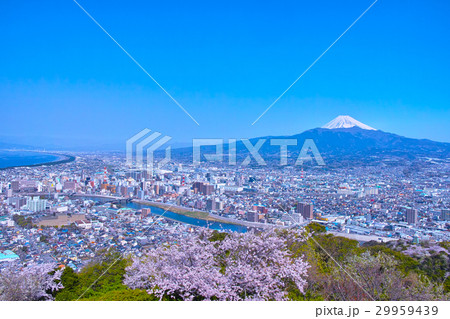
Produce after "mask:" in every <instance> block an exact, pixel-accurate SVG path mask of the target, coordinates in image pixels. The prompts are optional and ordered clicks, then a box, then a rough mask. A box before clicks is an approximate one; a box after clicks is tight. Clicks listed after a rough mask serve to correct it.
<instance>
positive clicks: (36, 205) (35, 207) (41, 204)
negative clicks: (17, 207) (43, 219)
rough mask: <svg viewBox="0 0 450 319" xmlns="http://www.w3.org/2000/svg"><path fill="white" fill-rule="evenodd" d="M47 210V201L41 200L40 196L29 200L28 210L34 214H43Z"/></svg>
mask: <svg viewBox="0 0 450 319" xmlns="http://www.w3.org/2000/svg"><path fill="white" fill-rule="evenodd" d="M46 208H47V200H46V199H40V198H39V197H38V196H35V197H33V198H31V197H29V198H28V199H27V209H28V210H31V211H32V212H41V211H43V210H45V209H46Z"/></svg>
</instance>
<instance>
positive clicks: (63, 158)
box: [0, 149, 75, 170]
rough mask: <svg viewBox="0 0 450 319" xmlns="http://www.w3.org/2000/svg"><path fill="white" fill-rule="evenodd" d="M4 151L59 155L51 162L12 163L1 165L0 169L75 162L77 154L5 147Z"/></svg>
mask: <svg viewBox="0 0 450 319" xmlns="http://www.w3.org/2000/svg"><path fill="white" fill-rule="evenodd" d="M3 151H18V152H30V153H42V154H46V155H53V156H57V159H55V160H53V161H50V162H43V163H36V164H30V165H12V166H7V167H0V170H5V169H10V168H19V167H37V166H52V165H58V164H64V163H70V162H73V161H74V160H75V156H72V155H68V154H60V153H52V152H43V151H35V150H11V149H4V150H3Z"/></svg>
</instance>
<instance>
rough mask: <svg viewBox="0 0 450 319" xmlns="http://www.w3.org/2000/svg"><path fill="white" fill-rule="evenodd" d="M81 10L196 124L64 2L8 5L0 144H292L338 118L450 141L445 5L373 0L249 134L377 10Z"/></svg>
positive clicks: (359, 5)
mask: <svg viewBox="0 0 450 319" xmlns="http://www.w3.org/2000/svg"><path fill="white" fill-rule="evenodd" d="M78 2H79V3H80V5H82V6H83V7H84V8H85V9H86V10H87V11H88V12H89V13H90V14H91V15H92V16H93V17H94V18H95V19H96V20H97V21H98V22H99V23H100V24H101V25H102V26H103V27H104V28H105V30H107V31H108V32H109V33H110V34H111V35H112V36H113V37H114V38H115V39H116V40H117V41H118V42H119V43H120V44H121V45H122V46H123V47H124V48H125V49H126V50H127V51H128V52H129V53H130V54H131V55H132V56H133V57H134V58H135V59H136V60H137V61H138V62H139V63H140V64H141V65H142V66H143V67H144V68H145V69H146V70H147V71H148V72H149V73H150V74H151V75H152V76H153V77H154V78H155V79H156V80H157V81H158V82H159V83H160V84H161V85H162V86H163V87H164V88H165V89H166V90H167V91H168V92H169V93H170V94H171V95H172V96H173V97H174V98H175V99H176V100H177V101H178V102H179V103H180V104H181V105H182V106H183V107H184V108H185V109H186V110H187V111H188V112H189V113H190V114H191V115H192V116H193V117H194V118H195V119H196V120H197V121H198V122H199V124H200V126H197V124H195V123H194V121H192V120H191V119H190V118H189V117H188V116H187V115H186V114H185V113H184V112H183V111H182V110H180V109H179V107H178V106H177V105H176V104H175V103H174V102H173V101H172V100H171V99H170V98H169V97H168V96H167V95H165V94H164V92H163V91H162V90H161V89H160V88H159V87H158V86H157V85H156V84H155V83H154V82H153V81H152V80H151V79H149V78H148V77H147V75H145V73H144V72H142V70H140V69H139V68H138V67H137V66H136V64H134V63H133V61H131V59H130V58H129V57H128V56H127V55H126V54H125V53H124V52H123V51H122V50H121V49H120V48H119V47H118V46H117V45H116V44H115V43H114V42H113V41H112V40H111V39H110V38H108V36H107V35H106V34H105V33H104V32H103V31H102V30H101V29H100V28H99V27H98V26H97V25H95V23H94V22H93V21H92V20H91V19H90V18H89V17H88V16H87V15H86V14H85V13H84V12H83V11H82V10H80V8H79V7H78V6H77V5H76V4H75V3H74V2H73V1H58V2H56V3H55V2H53V1H42V2H38V3H35V2H33V1H25V2H20V3H18V2H13V1H4V2H2V3H1V4H0V26H1V27H2V30H3V32H2V33H1V34H0V40H1V41H2V43H3V44H4V45H5V47H6V48H7V50H2V51H1V52H0V70H2V72H0V96H1V97H2V98H1V102H0V103H1V104H2V111H3V112H2V115H3V123H2V126H1V128H0V138H1V140H0V141H1V142H11V143H21V144H28V145H45V144H48V145H52V144H53V145H66V146H67V147H76V146H81V145H85V144H86V143H89V145H92V146H97V145H113V144H114V145H120V144H121V143H125V140H126V139H127V138H129V137H131V136H132V135H134V134H135V133H137V132H139V131H140V130H142V129H143V128H146V127H147V128H149V129H151V130H154V131H159V132H161V133H163V134H165V135H169V136H172V137H173V140H174V142H175V143H187V142H189V141H190V139H191V138H199V137H203V138H252V137H259V136H267V135H275V136H276V135H292V134H296V133H300V132H303V131H305V130H308V129H312V128H316V127H322V126H323V125H325V124H326V123H328V122H329V121H331V120H332V119H334V118H335V117H337V116H338V115H341V114H348V115H350V116H351V117H353V118H355V119H356V120H358V121H361V122H362V123H364V124H366V125H368V126H371V127H374V128H376V129H379V130H382V131H386V132H391V133H395V134H399V135H402V136H406V137H412V138H427V139H431V140H435V141H441V142H450V127H449V126H448V119H449V118H450V107H449V105H450V93H449V90H448V74H449V73H450V67H449V66H450V65H449V63H448V56H449V53H450V38H449V37H448V36H446V33H447V32H448V30H449V29H450V28H449V27H450V21H449V20H448V19H447V16H448V13H449V9H450V4H449V3H447V2H426V3H425V2H421V1H409V2H408V4H405V3H404V2H402V1H382V0H380V1H378V2H377V3H376V4H375V5H374V6H373V8H371V9H370V11H368V12H367V14H366V15H364V16H363V17H362V18H361V19H360V20H359V21H358V22H357V23H356V24H355V25H354V26H353V27H352V29H350V30H349V31H348V33H346V34H345V35H344V36H343V37H342V38H341V39H340V40H339V42H337V43H336V45H335V46H333V47H332V48H331V49H330V50H329V52H327V53H326V54H325V55H324V56H323V57H322V58H321V59H320V61H318V62H317V64H315V65H314V66H313V67H312V68H311V70H310V71H309V72H308V73H307V74H305V76H304V77H302V79H301V80H300V81H299V82H298V83H296V84H295V85H294V86H293V87H292V88H291V90H290V91H289V92H287V93H286V95H285V96H283V97H282V98H281V99H280V100H279V101H278V103H277V104H275V105H274V106H273V108H271V109H270V110H269V111H268V112H267V114H265V115H264V116H263V117H262V118H261V119H260V120H259V121H258V122H257V123H256V124H255V125H253V126H252V125H251V124H252V122H253V121H254V120H255V119H256V118H257V117H258V116H259V115H260V114H261V113H262V112H263V111H264V110H265V109H266V108H267V107H268V106H269V105H270V104H271V103H272V102H273V101H274V100H275V99H276V98H277V97H278V96H279V95H280V94H281V93H282V92H283V91H284V90H285V89H286V88H287V87H288V86H289V85H291V84H292V82H293V81H294V80H295V79H296V78H297V77H298V76H300V74H302V72H303V71H304V70H305V69H306V68H307V67H308V66H309V65H310V64H311V63H312V62H313V61H314V60H315V59H316V58H317V57H318V56H319V55H320V54H321V53H322V52H323V51H324V50H325V49H326V48H327V47H328V46H329V45H330V44H331V43H332V42H333V41H335V40H336V38H337V37H338V36H339V35H340V34H341V33H342V32H343V31H344V30H345V29H346V28H347V27H348V26H349V25H350V24H351V23H352V22H353V21H354V20H355V19H356V18H357V17H358V16H359V15H360V14H361V13H362V12H363V11H364V10H365V9H367V7H368V6H369V5H370V4H371V3H372V2H373V1H350V0H347V1H343V2H342V3H341V2H340V3H335V2H329V1H315V2H313V3H297V2H296V1H287V2H283V3H282V4H280V3H276V2H265V3H259V2H258V3H256V2H246V3H240V2H235V1H230V2H227V3H214V4H210V3H206V2H201V1H197V2H191V3H186V2H181V1H168V2H164V3H147V2H144V1H133V2H131V3H130V2H127V3H125V2H121V1H110V2H108V4H105V3H102V2H97V1H95V2H92V1H90V2H88V1H86V0H80V1H78ZM199 8H201V9H202V10H199ZM36 12H39V13H40V14H36ZM269 17H270V18H269ZM325 22H326V23H325ZM424 26H426V28H424Z"/></svg>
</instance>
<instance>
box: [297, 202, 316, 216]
mask: <svg viewBox="0 0 450 319" xmlns="http://www.w3.org/2000/svg"><path fill="white" fill-rule="evenodd" d="M297 214H300V215H302V216H303V218H304V219H313V204H307V203H297Z"/></svg>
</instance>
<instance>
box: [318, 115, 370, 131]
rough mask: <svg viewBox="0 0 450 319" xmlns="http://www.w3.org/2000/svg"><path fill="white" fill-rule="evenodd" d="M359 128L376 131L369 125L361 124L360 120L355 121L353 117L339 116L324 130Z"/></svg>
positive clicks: (326, 125)
mask: <svg viewBox="0 0 450 319" xmlns="http://www.w3.org/2000/svg"><path fill="white" fill-rule="evenodd" d="M355 126H356V127H359V128H362V129H363V130H373V131H376V129H374V128H373V127H370V126H369V125H366V124H364V123H361V122H360V121H358V120H355V119H354V118H353V117H351V116H349V115H339V116H338V117H336V118H335V119H334V120H332V121H330V122H328V123H327V124H325V125H324V126H322V128H327V129H331V130H332V129H337V128H351V127H355Z"/></svg>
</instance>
